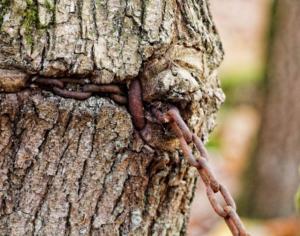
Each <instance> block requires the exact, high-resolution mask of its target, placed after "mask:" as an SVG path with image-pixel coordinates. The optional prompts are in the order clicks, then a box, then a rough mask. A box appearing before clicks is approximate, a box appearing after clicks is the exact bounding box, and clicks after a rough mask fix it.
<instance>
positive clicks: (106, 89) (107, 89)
mask: <svg viewBox="0 0 300 236" xmlns="http://www.w3.org/2000/svg"><path fill="white" fill-rule="evenodd" d="M82 91H83V92H92V93H114V94H123V91H122V90H121V89H120V87H119V86H118V85H106V84H104V85H96V84H87V85H84V86H83V88H82Z"/></svg>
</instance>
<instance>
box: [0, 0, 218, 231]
mask: <svg viewBox="0 0 300 236" xmlns="http://www.w3.org/2000/svg"><path fill="white" fill-rule="evenodd" d="M0 27H1V31H0V69H2V70H1V73H2V74H1V76H0V88H1V89H2V92H0V137H1V139H0V140H1V141H0V166H1V171H0V235H181V234H184V233H185V227H186V222H187V218H188V211H189V205H190V202H191V200H192V196H193V188H194V186H195V172H194V170H193V169H191V168H189V166H188V165H187V164H186V162H185V161H184V160H183V159H182V156H181V154H180V152H179V151H178V146H177V142H176V139H174V138H173V137H172V136H170V135H167V134H165V133H164V132H165V131H164V130H163V129H161V127H160V126H158V125H154V124H153V125H152V132H153V133H152V137H150V138H149V144H145V143H143V142H142V141H141V140H140V139H139V138H137V135H136V132H135V131H134V127H133V125H132V122H131V117H130V115H129V113H128V112H127V108H126V107H125V106H119V105H117V104H116V103H114V102H113V101H111V100H110V99H108V98H101V97H96V96H94V97H91V98H89V99H88V100H86V101H77V100H74V99H64V98H61V97H59V96H55V95H53V94H52V93H51V92H46V91H41V90H40V89H38V88H35V89H30V88H26V89H23V84H22V81H24V80H26V79H27V78H30V77H32V76H36V75H39V76H47V77H56V78H58V79H59V78H65V77H72V78H87V79H89V80H91V81H92V82H93V83H99V84H103V83H106V84H109V83H117V84H124V85H128V84H129V83H130V80H131V79H133V78H137V77H139V78H140V79H141V81H142V85H143V91H144V100H145V101H146V102H147V103H148V104H149V103H151V102H153V101H156V100H162V101H164V102H170V103H176V104H177V105H179V106H180V109H181V111H182V112H183V113H184V115H185V118H186V119H187V120H188V122H189V125H190V126H191V127H194V131H195V132H197V133H198V134H199V135H201V136H202V138H203V139H206V137H207V134H208V132H209V131H210V130H211V129H212V128H213V126H214V116H215V112H216V111H217V109H218V107H219V105H220V104H221V102H222V101H223V99H224V98H223V93H222V91H221V90H220V88H219V83H218V79H217V76H216V69H217V67H218V66H219V64H220V62H221V60H222V57H223V50H222V47H221V44H220V40H219V37H218V35H217V33H216V30H215V26H214V24H213V22H212V19H211V15H210V13H209V7H208V3H207V1H206V0H199V1H192V0H189V1H181V0H177V1H175V0H121V1H120V0H105V1H103V0H90V1H75V0H60V1H55V0H26V1H25V0H15V1H8V0H2V1H1V2H0ZM17 90H20V91H19V92H17ZM8 91H9V92H11V93H6V92H8ZM150 136H151V135H150ZM154 136H158V137H159V138H154ZM149 145H152V146H154V147H155V148H156V151H155V152H153V151H152V150H151V148H149Z"/></svg>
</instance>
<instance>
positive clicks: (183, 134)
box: [30, 77, 249, 236]
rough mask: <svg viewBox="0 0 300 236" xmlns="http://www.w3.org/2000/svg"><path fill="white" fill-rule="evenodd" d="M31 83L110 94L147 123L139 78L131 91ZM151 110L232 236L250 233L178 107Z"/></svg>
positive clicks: (69, 93)
mask: <svg viewBox="0 0 300 236" xmlns="http://www.w3.org/2000/svg"><path fill="white" fill-rule="evenodd" d="M30 82H31V84H33V85H38V86H39V87H41V88H43V89H45V90H50V91H52V92H53V93H55V94H57V95H59V96H61V97H65V98H73V99H78V100H85V99H87V98H89V97H91V96H92V95H93V94H97V95H103V96H108V97H110V98H111V99H112V100H114V101H115V102H116V103H119V104H121V105H128V110H129V113H130V114H131V116H132V121H133V124H134V126H135V127H136V129H138V130H139V131H141V132H142V130H143V129H144V128H145V126H146V119H145V116H144V106H143V99H142V87H141V84H140V81H139V80H138V79H135V80H133V81H132V82H131V83H130V85H129V89H128V94H127V96H126V92H125V91H124V90H123V89H121V88H120V86H118V85H106V84H104V85H98V84H91V83H90V82H89V80H85V79H71V78H62V79H53V78H41V77H34V78H32V79H31V80H30ZM69 84H74V85H77V86H78V88H77V89H75V90H74V89H69V88H68V85H69ZM151 113H152V114H153V115H154V117H155V118H156V119H157V121H159V122H160V123H162V124H169V125H170V127H171V130H172V131H173V132H174V134H175V135H176V137H177V138H178V139H179V143H180V147H181V149H182V152H183V156H184V157H185V159H186V160H187V162H188V163H189V164H190V165H191V166H193V167H195V168H196V169H197V170H198V172H199V175H200V177H201V179H202V181H203V182H204V185H205V187H206V194H207V197H208V199H209V202H210V204H211V205H212V208H213V209H214V211H215V212H216V214H217V215H219V216H220V217H222V218H224V220H225V222H226V224H227V225H228V228H229V229H230V231H231V233H232V235H233V236H249V234H247V232H246V229H245V227H244V225H243V223H242V221H241V219H240V217H239V216H238V214H237V212H236V204H235V201H234V199H233V197H232V196H231V194H230V193H229V191H228V190H227V188H226V187H225V186H224V185H222V184H221V183H219V181H218V180H217V179H216V177H215V175H214V173H213V171H212V169H211V167H210V165H209V163H208V154H207V151H206V149H205V147H204V144H203V143H202V141H201V139H200V138H199V137H198V136H197V135H196V134H194V133H192V132H191V131H190V129H189V128H188V126H187V124H186V123H185V121H184V120H183V118H182V117H181V115H180V112H179V110H178V109H177V108H176V107H175V106H168V110H167V111H164V112H163V111H161V110H160V109H159V108H157V107H155V106H154V107H152V110H151ZM191 143H193V144H194V146H195V148H196V149H197V150H198V152H199V154H200V157H199V158H196V157H195V156H194V154H193V150H192V148H191V147H190V144H191ZM218 194H219V195H221V196H222V198H223V202H224V203H225V205H224V204H223V205H222V204H221V203H220V201H219V200H218V199H217V195H218Z"/></svg>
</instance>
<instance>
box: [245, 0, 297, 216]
mask: <svg viewBox="0 0 300 236" xmlns="http://www.w3.org/2000/svg"><path fill="white" fill-rule="evenodd" d="M299 21H300V2H299V1H288V0H280V1H275V6H274V17H273V24H274V29H273V34H272V38H271V46H270V56H269V64H268V80H267V95H266V101H265V106H264V109H263V119H262V126H261V132H260V135H259V140H258V147H257V150H256V153H255V157H254V159H253V160H251V162H252V163H251V166H250V168H249V175H248V177H249V180H248V181H247V183H249V185H246V191H247V194H246V198H245V199H244V200H246V202H247V204H244V206H243V207H244V208H246V211H247V212H248V213H250V214H252V215H254V216H262V217H282V216H289V215H291V214H293V213H294V212H295V207H294V196H295V193H296V191H297V187H298V185H299V182H300V178H299V175H298V168H299V165H300V145H299V142H300V133H299V130H300V122H299V120H300V106H299V101H298V100H299V98H300V80H299V74H300V67H299V65H300V64H299V62H300V60H299V55H300V32H299V30H295V29H297V28H298V27H299V26H298V23H299Z"/></svg>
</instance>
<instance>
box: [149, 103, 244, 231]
mask: <svg viewBox="0 0 300 236" xmlns="http://www.w3.org/2000/svg"><path fill="white" fill-rule="evenodd" d="M153 113H154V114H155V116H156V118H157V119H158V120H159V121H160V122H161V123H169V124H170V126H171V129H172V131H173V132H174V134H175V135H176V137H177V138H178V139H179V142H180V146H181V149H182V152H183V155H184V157H185V159H186V160H187V161H188V163H189V164H190V165H191V166H193V167H195V168H196V169H197V170H198V172H199V175H200V177H201V179H202V181H203V182H204V185H205V187H206V194H207V197H208V199H209V202H210V204H211V205H212V207H213V209H214V211H215V212H216V213H217V214H218V215H219V216H220V217H223V218H224V220H225V222H226V224H227V225H228V227H229V229H230V231H231V233H232V234H233V235H234V236H249V234H247V233H246V229H245V227H244V225H243V223H242V221H241V219H240V217H239V216H238V214H237V212H236V204H235V202H234V199H233V197H232V196H231V194H230V193H229V191H228V190H227V188H226V187H225V186H224V185H222V184H221V183H219V182H218V180H217V179H216V177H215V175H214V173H213V171H212V169H211V167H210V166H209V163H208V154H207V151H206V150H205V147H204V145H203V143H202V141H201V139H200V138H199V137H198V136H197V135H195V134H194V133H192V132H191V131H190V129H189V128H188V126H187V125H186V123H185V122H184V120H183V119H182V117H181V115H180V113H179V110H178V109H177V108H176V107H174V106H172V107H171V108H170V109H169V110H168V111H167V112H165V113H162V112H160V111H159V110H158V109H156V108H153ZM190 143H193V144H194V146H195V147H196V149H197V150H198V151H199V153H200V158H198V159H197V158H195V156H194V155H193V151H192V149H191V148H190V146H189V144H190ZM217 194H220V195H221V196H222V198H223V200H224V202H225V206H223V205H222V204H221V203H220V201H218V200H217Z"/></svg>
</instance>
